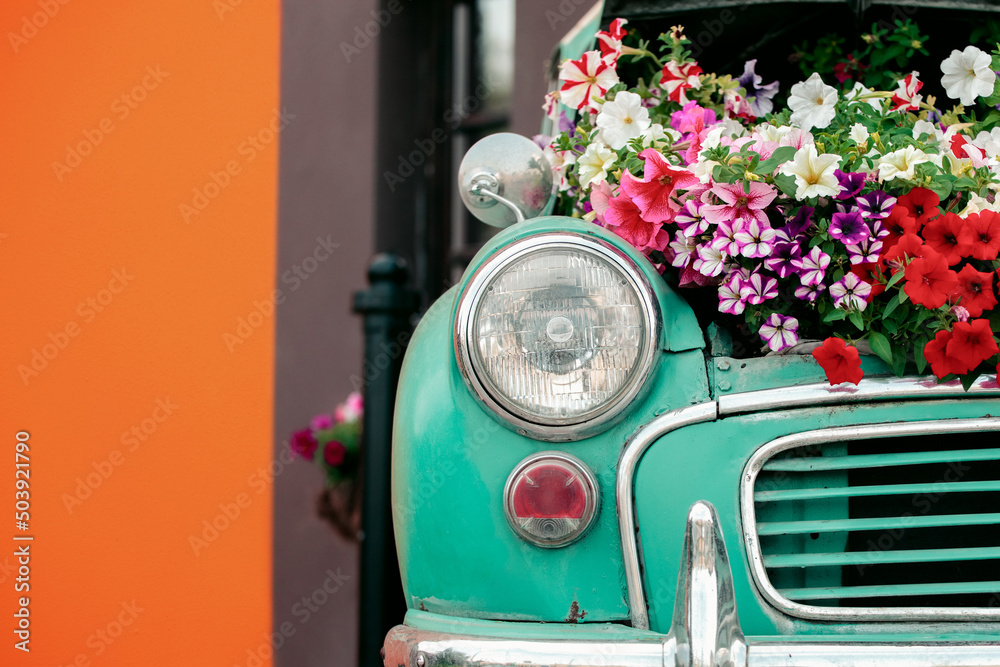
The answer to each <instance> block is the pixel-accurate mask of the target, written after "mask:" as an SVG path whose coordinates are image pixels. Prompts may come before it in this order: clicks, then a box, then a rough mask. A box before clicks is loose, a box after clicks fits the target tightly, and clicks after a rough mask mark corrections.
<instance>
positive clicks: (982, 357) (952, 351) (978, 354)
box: [947, 320, 1000, 370]
mask: <svg viewBox="0 0 1000 667" xmlns="http://www.w3.org/2000/svg"><path fill="white" fill-rule="evenodd" d="M947 352H948V356H950V357H954V358H955V359H959V360H961V362H962V363H963V364H965V366H966V367H967V368H968V369H969V370H972V369H974V368H975V367H976V366H978V365H979V364H981V363H982V362H984V361H986V360H987V359H989V358H990V357H992V356H993V355H994V354H997V352H1000V350H998V349H997V343H996V341H995V340H994V339H993V330H992V329H990V322H989V320H971V321H969V322H955V326H953V327H952V328H951V340H950V341H948V347H947Z"/></svg>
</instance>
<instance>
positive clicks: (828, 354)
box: [812, 338, 865, 385]
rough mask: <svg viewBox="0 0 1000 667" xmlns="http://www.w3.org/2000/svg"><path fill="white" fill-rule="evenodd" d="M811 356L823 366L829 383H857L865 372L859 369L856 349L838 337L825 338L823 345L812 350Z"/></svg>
mask: <svg viewBox="0 0 1000 667" xmlns="http://www.w3.org/2000/svg"><path fill="white" fill-rule="evenodd" d="M812 355H813V358H814V359H815V360H816V361H817V362H818V363H819V365H820V366H822V367H823V371H824V372H825V373H826V379H827V380H829V381H830V384H832V385H833V384H840V383H841V382H850V383H852V384H857V383H859V382H861V378H863V377H864V375H865V373H864V371H862V370H861V357H859V356H858V349H857V348H856V347H854V346H853V345H848V344H847V343H845V342H844V341H842V340H840V339H839V338H827V339H826V340H825V341H823V345H821V346H820V347H817V348H816V349H815V350H813V353H812Z"/></svg>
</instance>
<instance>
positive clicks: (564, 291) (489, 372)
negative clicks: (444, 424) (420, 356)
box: [468, 246, 650, 424]
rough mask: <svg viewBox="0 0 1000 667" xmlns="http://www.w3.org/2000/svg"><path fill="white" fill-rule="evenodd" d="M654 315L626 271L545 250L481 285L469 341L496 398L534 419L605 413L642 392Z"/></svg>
mask: <svg viewBox="0 0 1000 667" xmlns="http://www.w3.org/2000/svg"><path fill="white" fill-rule="evenodd" d="M648 317H649V315H648V314H647V312H646V308H645V307H644V305H643V302H642V300H641V297H640V295H639V293H638V292H637V290H636V287H635V286H634V284H633V281H632V280H630V279H629V276H628V275H627V274H626V273H625V272H624V271H623V270H622V268H621V267H620V266H618V265H617V264H616V263H614V262H612V261H611V260H609V259H608V258H606V257H604V256H602V255H601V254H598V253H597V252H594V251H591V250H588V249H585V248H578V247H572V246H554V247H545V246H542V247H540V248H538V249H535V250H531V251H529V252H526V253H525V254H524V255H522V256H518V257H516V258H515V259H513V260H512V261H510V262H509V263H508V264H506V265H505V266H504V267H503V268H502V269H500V270H499V271H497V272H496V273H495V274H494V275H492V276H491V277H490V278H489V280H488V282H486V284H485V285H484V286H483V288H482V291H481V297H480V298H479V301H478V305H477V307H476V309H475V311H474V313H473V316H472V321H471V325H470V327H469V335H470V338H471V340H469V341H468V344H469V348H470V352H471V354H472V361H473V365H474V367H475V369H476V371H477V375H479V376H480V378H481V379H482V380H484V382H485V384H486V385H487V387H488V391H489V393H490V394H492V395H494V397H495V398H498V399H499V400H500V402H501V403H503V404H506V407H508V408H512V409H513V411H514V412H515V413H521V415H520V416H522V417H526V418H528V419H531V420H533V421H537V422H540V423H549V424H565V423H574V422H576V421H582V420H583V419H586V418H588V417H589V416H591V415H593V414H594V413H597V412H600V411H602V409H603V408H604V407H605V406H607V405H608V404H610V403H612V402H613V401H615V399H616V398H618V397H619V396H620V395H621V394H623V393H625V392H627V391H628V390H629V389H630V388H631V387H632V386H633V385H634V384H635V379H636V378H635V376H636V374H637V373H638V372H639V370H640V368H641V367H642V365H643V364H642V360H643V357H644V356H645V355H644V352H645V351H646V349H647V346H648V345H649V344H650V341H649V340H647V337H648V335H649V334H648V331H649V326H648V325H649V322H648Z"/></svg>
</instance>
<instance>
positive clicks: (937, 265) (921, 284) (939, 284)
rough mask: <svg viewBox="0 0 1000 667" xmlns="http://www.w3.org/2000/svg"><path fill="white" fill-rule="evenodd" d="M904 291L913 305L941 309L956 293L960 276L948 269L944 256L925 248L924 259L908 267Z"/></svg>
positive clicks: (917, 259)
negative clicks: (953, 293)
mask: <svg viewBox="0 0 1000 667" xmlns="http://www.w3.org/2000/svg"><path fill="white" fill-rule="evenodd" d="M905 278H906V284H905V285H903V291H904V292H906V296H908V297H910V299H911V300H912V301H913V303H916V304H918V305H921V306H923V307H924V308H930V309H934V308H940V307H941V306H943V305H944V303H945V302H946V301H947V300H948V297H950V296H951V294H952V292H954V291H955V286H956V284H957V283H958V275H957V274H956V273H955V272H954V271H952V270H951V269H949V268H948V262H947V261H946V260H945V258H944V256H943V255H941V254H940V253H938V252H935V251H934V250H932V249H931V248H929V247H926V246H925V247H924V255H923V257H917V258H916V259H914V260H913V261H912V262H910V263H909V264H907V265H906V275H905Z"/></svg>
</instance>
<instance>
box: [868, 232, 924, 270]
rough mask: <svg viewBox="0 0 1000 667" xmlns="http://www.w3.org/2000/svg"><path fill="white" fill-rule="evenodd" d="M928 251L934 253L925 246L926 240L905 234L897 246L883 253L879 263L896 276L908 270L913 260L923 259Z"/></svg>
mask: <svg viewBox="0 0 1000 667" xmlns="http://www.w3.org/2000/svg"><path fill="white" fill-rule="evenodd" d="M928 250H930V251H931V252H934V251H933V250H931V249H930V248H929V247H928V246H926V245H924V240H923V239H922V238H920V237H919V236H917V235H916V234H909V233H908V234H903V235H902V236H901V237H900V238H899V240H898V241H897V242H896V244H895V245H893V246H890V247H889V248H888V249H887V250H885V251H884V252H883V253H882V256H881V257H879V260H878V263H879V265H880V266H882V267H883V268H888V269H889V270H890V273H892V274H893V275H895V274H896V272H897V271H899V270H900V269H903V268H906V265H907V264H908V263H909V261H910V260H911V259H914V258H916V257H923V256H924V254H925V253H926V252H927V251H928Z"/></svg>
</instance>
